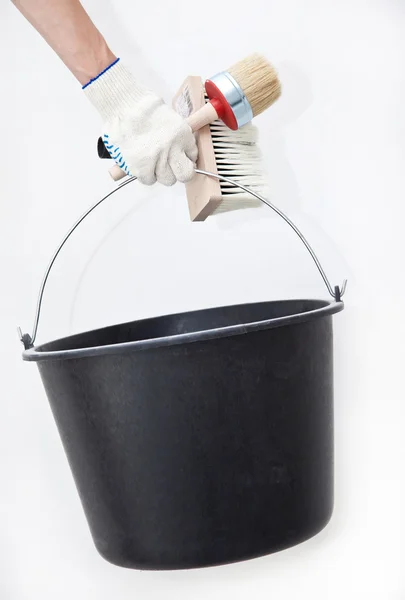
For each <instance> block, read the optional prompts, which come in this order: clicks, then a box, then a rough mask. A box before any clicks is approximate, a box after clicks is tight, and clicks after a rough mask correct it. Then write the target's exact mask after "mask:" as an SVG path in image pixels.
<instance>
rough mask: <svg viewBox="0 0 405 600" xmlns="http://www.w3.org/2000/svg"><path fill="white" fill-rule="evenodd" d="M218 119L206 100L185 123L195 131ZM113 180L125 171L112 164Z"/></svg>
mask: <svg viewBox="0 0 405 600" xmlns="http://www.w3.org/2000/svg"><path fill="white" fill-rule="evenodd" d="M217 119H218V114H217V111H216V110H215V108H214V107H213V106H212V104H211V102H207V104H205V105H204V106H202V107H201V108H200V109H199V110H197V111H196V112H195V113H193V114H192V115H190V116H189V117H188V119H187V123H188V124H189V125H190V127H191V129H192V130H193V131H194V132H195V131H198V130H199V129H202V127H205V125H209V124H210V123H213V122H214V121H216V120H217ZM108 172H109V173H110V175H111V177H112V178H113V179H114V181H119V180H120V179H123V178H124V177H126V175H127V174H126V173H125V171H123V170H122V169H121V168H120V167H119V166H118V165H114V166H113V167H111V169H109V171H108Z"/></svg>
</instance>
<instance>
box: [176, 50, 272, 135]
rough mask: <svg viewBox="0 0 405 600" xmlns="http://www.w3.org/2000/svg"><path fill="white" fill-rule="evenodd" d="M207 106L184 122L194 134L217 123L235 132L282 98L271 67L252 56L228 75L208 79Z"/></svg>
mask: <svg viewBox="0 0 405 600" xmlns="http://www.w3.org/2000/svg"><path fill="white" fill-rule="evenodd" d="M205 91H206V92H207V96H208V98H209V100H210V101H209V102H207V104H206V105H205V106H203V108H201V109H200V110H198V111H197V112H195V113H194V114H192V115H190V117H189V118H188V119H187V121H188V123H189V124H190V126H191V128H192V129H193V131H197V130H198V129H201V127H204V125H208V124H209V123H212V122H213V121H216V120H217V119H220V120H221V121H223V122H224V123H225V125H227V127H229V128H230V129H233V130H236V129H239V128H240V127H243V125H246V123H249V122H250V121H251V120H252V119H253V117H256V116H257V115H260V113H262V112H263V111H265V110H266V108H269V106H271V105H272V104H273V103H274V102H275V101H276V100H277V99H278V98H279V97H280V94H281V84H280V81H279V79H278V76H277V73H276V71H275V69H274V67H273V66H272V65H271V64H270V63H269V62H268V60H267V59H266V58H265V57H264V56H262V55H261V54H251V55H250V56H248V57H247V58H244V59H243V60H241V61H239V62H238V63H236V64H235V65H233V66H232V67H231V68H230V69H228V70H227V71H223V72H222V73H218V74H217V75H214V77H211V78H210V79H207V81H206V82H205Z"/></svg>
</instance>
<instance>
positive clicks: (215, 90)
mask: <svg viewBox="0 0 405 600" xmlns="http://www.w3.org/2000/svg"><path fill="white" fill-rule="evenodd" d="M205 91H206V94H207V97H208V102H204V103H203V104H202V105H200V106H199V108H198V109H196V110H194V111H193V113H192V114H189V115H188V117H187V121H188V123H189V125H190V127H191V128H192V130H193V131H199V130H200V129H202V128H203V127H204V126H206V125H208V124H210V123H213V122H214V121H216V120H218V119H219V120H221V121H222V122H223V123H225V125H226V126H227V127H228V128H229V129H231V130H233V131H236V130H238V129H239V128H241V127H243V126H245V125H246V124H247V123H249V122H250V121H251V120H252V119H253V117H255V116H257V115H259V114H260V113H262V112H263V111H265V110H266V109H267V108H269V107H270V106H271V105H272V104H273V103H274V102H275V101H276V100H277V99H278V98H279V97H280V94H281V85H280V81H279V79H278V76H277V73H276V71H275V69H274V67H273V66H272V65H271V64H270V63H269V62H268V60H267V59H266V58H265V57H263V56H261V55H260V54H252V55H250V56H248V57H247V58H245V59H243V60H241V61H239V62H238V63H236V64H235V65H233V66H232V67H231V68H230V69H228V70H227V71H222V72H221V73H218V74H217V75H215V76H214V77H211V78H210V79H207V80H206V82H205ZM110 174H111V177H112V178H113V179H114V180H115V181H118V180H119V179H122V178H123V177H125V176H126V173H125V172H124V171H122V170H121V169H120V167H119V166H118V165H116V166H114V167H112V168H111V169H110Z"/></svg>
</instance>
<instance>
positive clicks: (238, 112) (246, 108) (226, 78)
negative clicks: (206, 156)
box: [210, 71, 253, 127]
mask: <svg viewBox="0 0 405 600" xmlns="http://www.w3.org/2000/svg"><path fill="white" fill-rule="evenodd" d="M210 81H212V83H214V84H215V85H216V86H217V88H218V89H220V90H221V92H222V93H223V95H224V96H225V98H226V99H227V101H228V104H229V106H230V107H231V109H232V111H233V114H234V115H235V119H236V122H237V123H238V127H243V125H246V123H249V122H250V121H251V120H252V119H253V111H252V107H251V106H250V104H249V102H248V99H247V98H246V96H245V94H244V93H243V90H242V88H241V87H240V85H239V83H238V82H237V81H236V80H235V79H234V78H233V77H232V75H230V74H229V73H227V72H226V71H223V72H222V73H218V74H217V75H214V77H211V78H210Z"/></svg>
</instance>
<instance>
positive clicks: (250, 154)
mask: <svg viewBox="0 0 405 600" xmlns="http://www.w3.org/2000/svg"><path fill="white" fill-rule="evenodd" d="M210 129H211V137H212V142H213V145H214V152H215V161H216V165H217V170H218V175H222V176H224V177H228V178H229V179H231V180H234V181H235V183H241V184H243V185H246V186H247V187H249V188H251V189H252V190H253V191H254V192H256V193H258V194H260V195H262V196H264V197H265V198H267V197H268V183H267V178H266V174H265V172H264V170H263V167H262V154H261V152H260V148H259V147H258V145H257V143H256V142H257V138H258V131H257V128H256V127H255V126H254V125H252V124H251V123H249V124H247V125H245V126H244V127H241V128H240V129H238V130H237V131H232V130H231V129H229V128H228V127H227V126H226V125H224V124H223V123H222V122H221V121H215V122H214V123H212V125H211V126H210ZM220 186H221V195H222V198H223V200H222V202H221V204H220V205H219V207H218V208H217V209H216V210H215V211H214V212H213V213H212V214H219V213H224V212H229V211H232V210H239V209H242V208H260V207H262V206H263V203H262V202H261V201H260V200H258V199H257V198H255V197H254V196H252V195H251V194H248V193H247V192H245V191H243V190H241V189H240V188H237V187H234V186H232V185H231V184H229V183H228V182H226V181H220Z"/></svg>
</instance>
